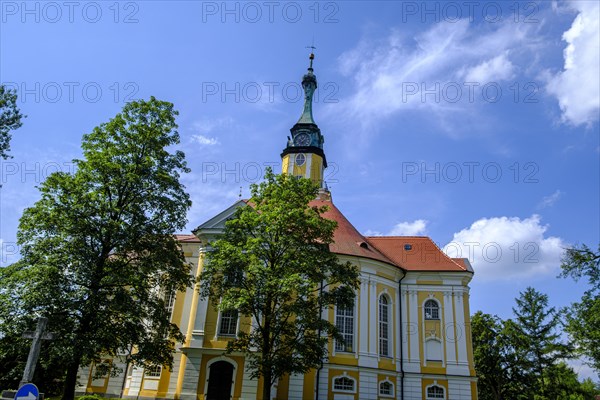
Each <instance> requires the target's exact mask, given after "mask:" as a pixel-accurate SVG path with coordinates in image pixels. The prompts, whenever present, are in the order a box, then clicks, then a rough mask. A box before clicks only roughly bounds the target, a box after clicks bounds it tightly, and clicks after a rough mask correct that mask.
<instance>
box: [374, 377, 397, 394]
mask: <svg viewBox="0 0 600 400" xmlns="http://www.w3.org/2000/svg"><path fill="white" fill-rule="evenodd" d="M384 384H388V385H389V386H390V389H391V393H382V392H381V386H382V385H384ZM378 392H379V397H389V398H394V396H395V395H396V387H395V385H394V383H393V382H392V381H391V380H390V379H389V378H387V377H386V378H385V379H384V380H382V381H379V385H378Z"/></svg>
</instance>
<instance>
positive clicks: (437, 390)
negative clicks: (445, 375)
mask: <svg viewBox="0 0 600 400" xmlns="http://www.w3.org/2000/svg"><path fill="white" fill-rule="evenodd" d="M444 398H445V396H444V388H443V387H441V386H438V385H435V384H434V385H432V386H428V387H427V400H430V399H444Z"/></svg>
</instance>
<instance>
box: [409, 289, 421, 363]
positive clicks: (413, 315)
mask: <svg viewBox="0 0 600 400" xmlns="http://www.w3.org/2000/svg"><path fill="white" fill-rule="evenodd" d="M408 294H409V296H408V297H409V303H408V310H409V311H408V313H409V315H410V322H409V324H408V326H407V334H408V335H409V336H410V358H409V361H408V362H409V363H414V364H417V365H418V364H419V363H420V362H421V356H420V354H419V338H420V335H419V304H418V298H417V291H416V290H414V289H411V290H409V291H408Z"/></svg>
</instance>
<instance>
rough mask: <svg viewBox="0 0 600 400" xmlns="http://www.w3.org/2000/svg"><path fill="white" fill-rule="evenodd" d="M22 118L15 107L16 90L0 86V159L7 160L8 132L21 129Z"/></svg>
mask: <svg viewBox="0 0 600 400" xmlns="http://www.w3.org/2000/svg"><path fill="white" fill-rule="evenodd" d="M22 118H24V116H23V115H22V114H21V112H20V111H19V108H18V107H17V92H16V90H10V89H7V88H6V86H4V85H0V158H3V159H5V160H6V159H7V158H9V155H8V150H10V138H11V135H10V131H12V130H15V129H18V128H20V127H21V124H22V122H21V119H22Z"/></svg>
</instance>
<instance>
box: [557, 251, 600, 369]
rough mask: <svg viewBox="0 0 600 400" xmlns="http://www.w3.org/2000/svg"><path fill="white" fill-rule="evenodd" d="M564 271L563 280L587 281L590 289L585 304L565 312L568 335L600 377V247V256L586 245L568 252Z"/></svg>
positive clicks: (585, 297)
mask: <svg viewBox="0 0 600 400" xmlns="http://www.w3.org/2000/svg"><path fill="white" fill-rule="evenodd" d="M561 268H562V273H561V276H562V277H572V278H573V279H575V280H576V281H578V280H579V279H581V278H583V277H585V278H587V281H588V284H589V288H588V290H586V291H585V293H584V294H583V296H582V298H581V301H579V302H577V303H573V304H572V305H571V307H570V309H567V310H565V315H566V331H567V332H568V333H569V335H570V336H571V338H572V339H573V341H574V342H575V344H576V345H577V350H578V351H579V353H581V354H583V355H584V356H586V357H587V358H588V359H589V361H590V362H589V364H590V365H591V366H592V367H593V368H594V369H595V370H596V371H597V372H598V373H600V245H599V246H598V251H597V252H596V253H594V252H593V251H592V250H591V249H590V248H589V247H587V246H586V245H582V246H575V247H572V248H570V249H568V250H567V251H566V253H565V257H564V258H563V260H562V265H561Z"/></svg>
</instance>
